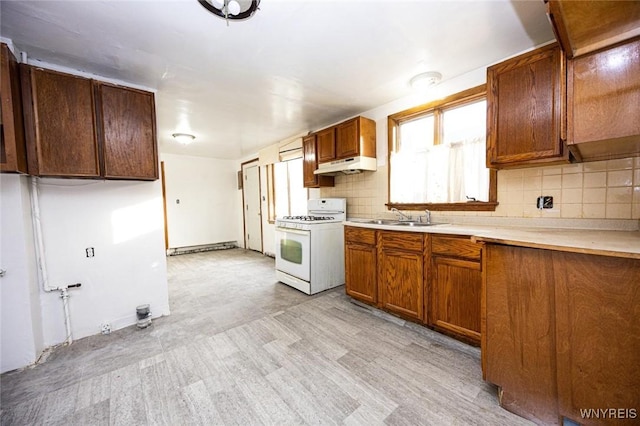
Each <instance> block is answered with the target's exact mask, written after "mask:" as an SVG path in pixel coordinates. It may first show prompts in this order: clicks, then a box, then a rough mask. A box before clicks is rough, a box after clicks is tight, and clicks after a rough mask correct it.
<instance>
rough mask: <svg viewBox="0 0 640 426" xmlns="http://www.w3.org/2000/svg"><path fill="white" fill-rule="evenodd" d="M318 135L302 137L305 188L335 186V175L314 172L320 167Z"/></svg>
mask: <svg viewBox="0 0 640 426" xmlns="http://www.w3.org/2000/svg"><path fill="white" fill-rule="evenodd" d="M316 148H317V147H316V135H315V134H312V135H309V136H305V137H304V138H303V139H302V155H303V161H302V176H303V179H304V187H305V188H319V187H321V186H333V185H334V179H333V176H326V175H316V174H314V173H313V172H315V171H316V169H317V168H318V157H317V155H316V154H317V149H316Z"/></svg>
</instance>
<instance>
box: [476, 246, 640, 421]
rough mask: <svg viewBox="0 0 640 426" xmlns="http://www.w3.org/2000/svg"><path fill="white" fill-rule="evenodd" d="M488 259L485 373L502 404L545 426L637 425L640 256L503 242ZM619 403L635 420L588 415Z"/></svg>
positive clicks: (488, 252) (491, 250) (490, 250)
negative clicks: (569, 425)
mask: <svg viewBox="0 0 640 426" xmlns="http://www.w3.org/2000/svg"><path fill="white" fill-rule="evenodd" d="M483 259H484V265H483V269H484V275H483V279H484V288H485V294H484V298H485V299H484V305H485V306H484V307H483V314H482V363H483V372H484V375H485V379H486V380H488V381H490V382H492V383H494V384H496V385H498V386H499V387H500V394H499V396H500V404H501V405H502V406H503V407H505V408H506V409H508V410H510V411H513V412H514V413H516V414H519V415H521V416H523V417H526V418H529V419H532V420H534V421H536V422H539V423H543V424H562V419H563V418H569V419H571V420H573V421H575V422H577V423H579V424H584V425H596V424H597V425H601V424H623V423H627V422H630V423H629V424H631V423H633V422H634V421H635V422H637V419H638V414H639V413H637V410H638V408H637V407H640V387H639V386H638V384H639V383H640V369H638V365H640V315H639V312H640V287H639V286H638V282H639V281H638V277H640V259H629V258H618V257H609V256H601V255H590V254H583V253H570V252H562V251H552V250H542V249H532V248H521V247H510V246H503V245H495V244H487V245H486V248H485V254H484V257H483ZM516 265H517V267H515V266H516ZM610 408H615V409H618V408H619V409H622V416H630V414H631V413H630V411H629V410H632V409H635V410H636V412H635V413H633V415H634V416H635V417H627V418H625V419H622V418H619V412H618V411H616V413H615V414H614V415H613V416H612V415H611V414H610V413H607V414H606V416H604V417H603V416H602V415H601V416H600V417H599V418H592V419H588V418H583V417H582V415H581V410H585V409H587V410H588V409H595V410H598V409H610ZM625 410H626V411H625Z"/></svg>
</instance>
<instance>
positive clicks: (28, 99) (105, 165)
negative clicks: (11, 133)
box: [21, 65, 158, 180]
mask: <svg viewBox="0 0 640 426" xmlns="http://www.w3.org/2000/svg"><path fill="white" fill-rule="evenodd" d="M21 78H22V92H23V102H24V105H23V109H24V119H25V131H26V140H27V154H28V156H27V157H28V164H29V174H32V175H35V176H50V177H81V178H106V179H131V180H155V179H157V178H158V165H157V163H158V153H157V144H156V137H155V105H154V99H153V94H152V93H148V92H143V91H140V90H134V89H128V88H124V87H120V86H113V85H110V84H105V83H102V82H97V81H94V80H91V79H88V78H83V77H79V76H75V75H71V74H66V73H61V72H57V71H51V70H45V69H41V68H36V67H31V66H28V65H22V66H21Z"/></svg>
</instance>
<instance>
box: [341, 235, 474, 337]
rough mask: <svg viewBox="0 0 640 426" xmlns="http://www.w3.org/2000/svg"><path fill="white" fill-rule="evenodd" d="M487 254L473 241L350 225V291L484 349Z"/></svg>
mask: <svg viewBox="0 0 640 426" xmlns="http://www.w3.org/2000/svg"><path fill="white" fill-rule="evenodd" d="M481 253H482V244H478V243H474V242H472V241H471V240H470V239H469V238H468V237H461V236H442V235H430V234H427V233H422V232H403V231H387V230H376V229H369V228H360V227H352V226H346V227H345V272H346V277H345V281H346V285H345V291H346V293H347V295H349V296H350V297H353V298H354V299H357V300H359V301H362V302H365V303H368V304H370V305H373V306H376V307H377V308H380V309H383V310H385V311H387V312H390V313H392V314H395V315H398V316H400V317H402V318H405V319H408V320H411V321H414V322H418V323H421V324H425V325H427V326H429V327H431V328H434V329H435V330H438V331H440V332H443V333H446V334H448V335H450V336H453V337H455V338H458V339H460V340H463V341H465V342H467V343H471V344H474V345H479V344H480V296H481V285H482V280H481V264H480V258H481Z"/></svg>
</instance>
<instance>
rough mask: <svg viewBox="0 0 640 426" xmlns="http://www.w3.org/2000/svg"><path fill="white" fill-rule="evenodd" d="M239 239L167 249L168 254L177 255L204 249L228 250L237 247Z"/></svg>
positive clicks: (198, 251)
mask: <svg viewBox="0 0 640 426" xmlns="http://www.w3.org/2000/svg"><path fill="white" fill-rule="evenodd" d="M237 247H238V242H237V241H225V242H222V243H215V244H202V245H199V246H188V247H176V248H170V249H167V256H177V255H179V254H188V253H200V252H203V251H213V250H227V249H232V248H237Z"/></svg>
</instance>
